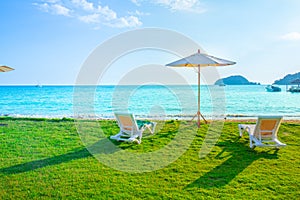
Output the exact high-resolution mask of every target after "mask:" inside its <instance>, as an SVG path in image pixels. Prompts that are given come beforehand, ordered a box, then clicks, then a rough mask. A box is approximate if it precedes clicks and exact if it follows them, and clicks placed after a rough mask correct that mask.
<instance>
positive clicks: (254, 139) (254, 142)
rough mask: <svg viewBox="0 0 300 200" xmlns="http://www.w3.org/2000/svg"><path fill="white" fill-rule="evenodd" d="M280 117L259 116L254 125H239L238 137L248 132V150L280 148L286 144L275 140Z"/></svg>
mask: <svg viewBox="0 0 300 200" xmlns="http://www.w3.org/2000/svg"><path fill="white" fill-rule="evenodd" d="M281 120H282V117H281V116H259V117H258V119H257V122H256V124H254V125H251V124H239V125H238V127H239V132H240V137H242V136H243V132H248V134H249V139H250V148H253V147H254V146H258V147H270V146H271V147H282V146H286V144H284V143H282V142H280V141H279V140H278V138H277V132H278V129H279V126H280V123H281Z"/></svg>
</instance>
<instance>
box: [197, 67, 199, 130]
mask: <svg viewBox="0 0 300 200" xmlns="http://www.w3.org/2000/svg"><path fill="white" fill-rule="evenodd" d="M197 117H198V120H197V125H198V127H200V65H198V111H197Z"/></svg>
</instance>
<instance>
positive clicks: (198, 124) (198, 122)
mask: <svg viewBox="0 0 300 200" xmlns="http://www.w3.org/2000/svg"><path fill="white" fill-rule="evenodd" d="M200 117H202V118H203V120H204V122H205V123H206V124H207V121H206V119H205V118H204V117H203V115H202V114H201V112H200V65H198V111H197V118H198V120H197V126H198V127H199V128H200Z"/></svg>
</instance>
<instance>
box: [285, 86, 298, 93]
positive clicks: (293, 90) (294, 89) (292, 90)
mask: <svg viewBox="0 0 300 200" xmlns="http://www.w3.org/2000/svg"><path fill="white" fill-rule="evenodd" d="M288 92H300V87H299V86H292V87H290V88H289V89H288Z"/></svg>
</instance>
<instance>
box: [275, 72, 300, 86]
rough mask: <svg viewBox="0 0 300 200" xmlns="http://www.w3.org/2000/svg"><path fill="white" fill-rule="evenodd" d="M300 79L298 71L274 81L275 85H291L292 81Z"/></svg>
mask: <svg viewBox="0 0 300 200" xmlns="http://www.w3.org/2000/svg"><path fill="white" fill-rule="evenodd" d="M297 79H300V72H298V73H295V74H288V75H286V76H285V77H284V78H282V79H279V80H276V81H274V83H273V84H276V85H291V84H292V82H293V81H295V80H297Z"/></svg>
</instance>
